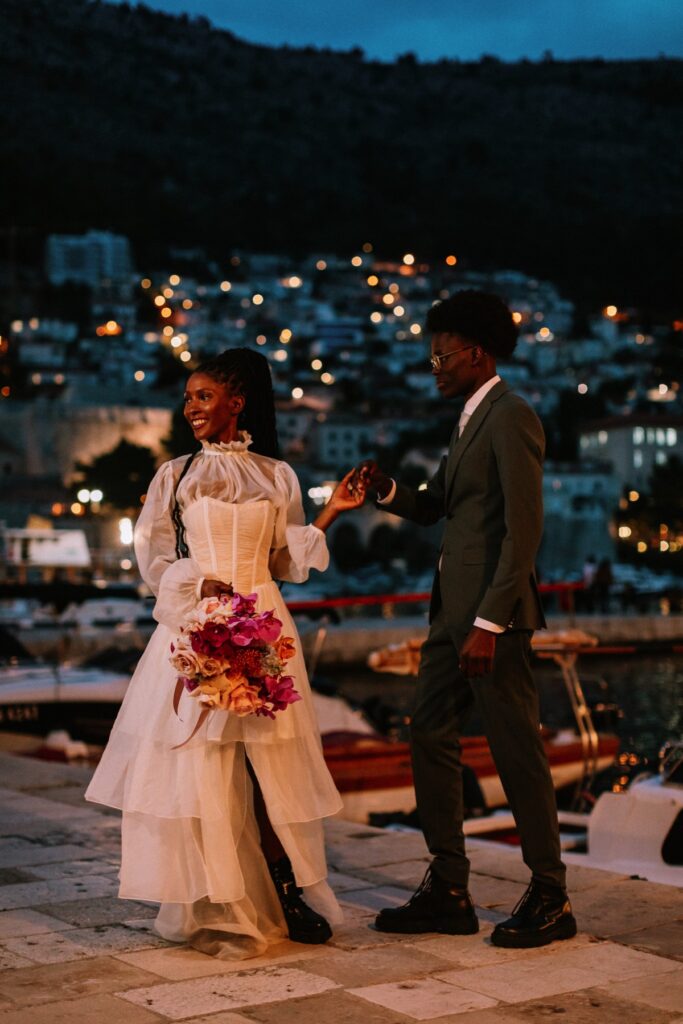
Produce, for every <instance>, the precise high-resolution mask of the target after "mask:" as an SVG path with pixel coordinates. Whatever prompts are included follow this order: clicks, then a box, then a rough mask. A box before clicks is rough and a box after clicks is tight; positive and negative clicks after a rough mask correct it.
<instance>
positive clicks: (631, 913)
mask: <svg viewBox="0 0 683 1024" xmlns="http://www.w3.org/2000/svg"><path fill="white" fill-rule="evenodd" d="M572 907H573V910H574V914H575V915H576V919H577V921H578V922H579V926H580V927H581V928H582V929H583V930H584V931H587V932H590V933H591V934H593V935H597V936H601V937H609V936H612V935H618V934H623V933H624V932H625V931H627V930H629V929H631V928H632V927H633V922H634V921H637V922H638V924H639V925H640V926H641V927H642V928H647V927H653V926H655V925H660V924H661V925H668V924H669V923H670V922H671V921H675V920H681V919H683V890H682V889H677V888H674V886H671V885H658V884H657V883H656V882H645V881H641V880H634V879H622V880H619V881H617V882H614V883H612V884H607V885H600V886H596V887H593V888H591V889H585V890H583V891H581V892H578V893H574V894H573V896H572Z"/></svg>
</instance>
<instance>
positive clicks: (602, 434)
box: [598, 430, 607, 444]
mask: <svg viewBox="0 0 683 1024" xmlns="http://www.w3.org/2000/svg"><path fill="white" fill-rule="evenodd" d="M598 444H607V431H606V430H599V431H598Z"/></svg>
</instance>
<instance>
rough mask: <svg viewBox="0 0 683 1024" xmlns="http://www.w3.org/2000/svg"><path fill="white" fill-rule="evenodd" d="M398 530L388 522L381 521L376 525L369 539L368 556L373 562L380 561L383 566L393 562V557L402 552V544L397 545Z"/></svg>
mask: <svg viewBox="0 0 683 1024" xmlns="http://www.w3.org/2000/svg"><path fill="white" fill-rule="evenodd" d="M397 537H398V532H397V530H396V529H394V528H393V527H391V526H389V525H388V524H387V523H380V525H379V526H376V527H375V528H374V530H373V531H372V533H371V534H370V538H369V540H368V558H369V559H370V560H371V561H373V562H379V564H380V565H382V566H385V567H386V566H388V565H390V564H391V561H392V559H394V558H396V557H397V555H398V554H400V546H399V545H397V543H396V541H397Z"/></svg>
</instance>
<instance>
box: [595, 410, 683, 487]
mask: <svg viewBox="0 0 683 1024" xmlns="http://www.w3.org/2000/svg"><path fill="white" fill-rule="evenodd" d="M579 452H580V458H581V459H582V460H591V461H594V460H595V459H599V460H600V461H601V462H607V463H609V465H610V466H611V467H612V470H613V472H614V474H615V476H616V477H617V479H618V480H619V482H620V484H621V486H622V487H626V486H627V485H633V486H636V487H641V488H644V487H646V486H647V483H648V480H649V478H650V476H651V474H652V470H653V469H654V467H655V466H664V465H666V464H667V462H668V461H669V459H670V458H671V456H672V455H676V456H677V457H678V458H683V416H671V415H661V416H654V415H647V414H646V415H639V414H633V415H631V416H614V417H611V418H609V419H604V420H597V421H595V422H593V423H589V424H586V425H585V426H584V427H583V429H582V430H581V433H580V437H579Z"/></svg>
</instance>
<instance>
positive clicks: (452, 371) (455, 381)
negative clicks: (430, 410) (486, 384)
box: [432, 332, 480, 398]
mask: <svg viewBox="0 0 683 1024" xmlns="http://www.w3.org/2000/svg"><path fill="white" fill-rule="evenodd" d="M479 350H480V349H479V346H478V345H476V344H474V343H473V342H472V341H471V340H470V339H469V338H464V337H463V336H462V335H461V334H447V333H445V332H438V333H436V334H433V335H432V358H434V357H436V358H438V359H439V365H438V367H434V366H432V373H433V374H434V378H435V380H436V386H437V389H438V391H439V394H440V395H442V397H443V398H459V397H461V396H462V395H466V394H468V393H469V392H470V391H471V390H472V386H473V384H474V383H475V380H476V374H477V365H476V359H475V361H474V362H473V356H474V353H475V352H476V351H479Z"/></svg>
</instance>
